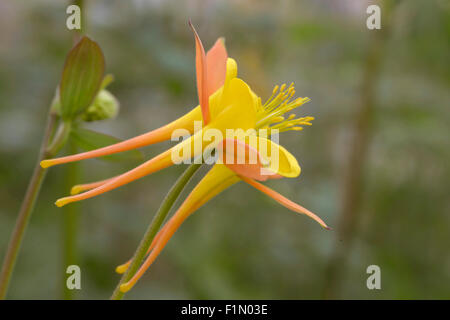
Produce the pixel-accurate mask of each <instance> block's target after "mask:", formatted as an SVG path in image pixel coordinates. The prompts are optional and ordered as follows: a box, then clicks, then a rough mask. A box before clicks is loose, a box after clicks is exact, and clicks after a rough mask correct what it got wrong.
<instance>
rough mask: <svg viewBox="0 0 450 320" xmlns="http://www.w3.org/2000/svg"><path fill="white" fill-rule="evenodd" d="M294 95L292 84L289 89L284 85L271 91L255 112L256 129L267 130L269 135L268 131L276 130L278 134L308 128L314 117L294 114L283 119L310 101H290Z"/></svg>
mask: <svg viewBox="0 0 450 320" xmlns="http://www.w3.org/2000/svg"><path fill="white" fill-rule="evenodd" d="M294 94H295V89H294V83H291V85H290V86H289V87H287V86H286V84H282V85H281V87H279V86H278V85H277V86H275V88H274V89H273V92H272V95H271V96H270V98H269V99H268V100H267V101H266V103H264V105H262V106H261V108H260V109H259V110H258V112H257V115H256V117H257V121H256V128H257V129H267V130H268V133H269V135H270V130H273V129H278V132H284V131H288V130H295V131H300V130H303V127H302V126H304V125H306V126H310V125H311V122H310V121H312V120H314V117H299V118H297V117H296V115H295V114H290V115H289V116H287V117H285V116H284V114H285V113H287V112H290V111H292V110H293V109H295V108H298V107H300V106H301V105H302V104H304V103H306V102H308V101H310V99H309V98H296V99H294V100H292V97H293V96H294Z"/></svg>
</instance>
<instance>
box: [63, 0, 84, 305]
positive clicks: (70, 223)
mask: <svg viewBox="0 0 450 320" xmlns="http://www.w3.org/2000/svg"><path fill="white" fill-rule="evenodd" d="M73 4H74V5H77V6H78V7H80V15H81V17H80V24H81V29H80V30H77V31H76V32H75V34H74V37H73V44H74V45H75V44H76V43H77V42H78V41H79V40H80V39H81V37H82V36H83V34H84V33H85V32H86V22H85V17H86V14H85V9H86V8H85V6H84V0H74V1H73ZM76 153H77V147H76V145H75V144H74V143H73V142H69V154H76ZM80 174H81V166H80V164H79V163H78V162H73V163H69V164H68V166H67V168H66V172H65V175H66V177H65V179H64V181H65V183H64V186H65V189H66V190H70V189H71V188H72V186H74V185H76V184H77V183H78V181H80V180H81V179H80ZM63 209H64V210H63V217H62V225H61V231H62V235H61V236H62V242H61V243H62V244H63V247H62V258H63V261H62V270H63V272H62V275H61V280H62V281H61V284H62V297H63V299H64V300H72V299H74V296H75V290H71V289H69V288H68V286H67V285H66V279H67V274H66V272H65V270H66V269H67V267H68V266H70V265H74V264H77V259H78V255H77V251H78V250H77V240H78V220H79V218H78V216H79V215H80V204H79V203H75V204H73V205H72V206H65V207H64V208H63Z"/></svg>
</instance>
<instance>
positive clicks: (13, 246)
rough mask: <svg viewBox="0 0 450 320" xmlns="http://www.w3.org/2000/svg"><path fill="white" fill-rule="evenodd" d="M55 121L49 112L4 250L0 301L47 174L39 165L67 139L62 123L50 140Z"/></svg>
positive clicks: (54, 116)
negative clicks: (29, 177)
mask: <svg viewBox="0 0 450 320" xmlns="http://www.w3.org/2000/svg"><path fill="white" fill-rule="evenodd" d="M56 120H57V114H56V113H54V112H52V111H50V112H49V116H48V120H47V125H46V129H45V133H44V137H43V139H42V143H41V149H40V152H39V157H38V159H37V162H36V165H35V167H34V171H33V174H32V176H31V179H30V182H29V184H28V188H27V191H26V193H25V197H24V199H23V201H22V205H21V207H20V211H19V215H18V217H17V220H16V225H15V227H14V231H13V233H12V235H11V239H10V242H9V245H8V248H7V250H6V255H5V259H4V262H3V266H2V270H1V273H0V300H3V299H5V297H6V293H7V291H8V285H9V282H10V280H11V276H12V273H13V270H14V265H15V262H16V260H17V256H18V253H19V250H20V246H21V244H22V240H23V236H24V234H25V230H26V228H27V226H28V222H29V221H30V218H31V213H32V212H33V208H34V205H35V202H36V199H37V197H38V195H39V191H40V189H41V186H42V183H43V182H44V179H45V174H46V172H47V170H46V169H44V168H42V167H41V166H40V165H39V163H40V161H41V160H42V159H45V158H47V157H49V156H50V157H51V156H55V155H56V154H57V152H58V151H59V149H60V148H61V147H62V146H63V144H64V141H65V140H66V138H67V135H66V134H63V133H64V132H67V130H70V122H64V124H66V125H64V124H63V125H62V126H61V127H60V128H61V129H60V130H59V131H58V132H60V133H59V134H55V135H54V137H53V139H52V133H53V131H54V130H55V125H56V122H57V121H56Z"/></svg>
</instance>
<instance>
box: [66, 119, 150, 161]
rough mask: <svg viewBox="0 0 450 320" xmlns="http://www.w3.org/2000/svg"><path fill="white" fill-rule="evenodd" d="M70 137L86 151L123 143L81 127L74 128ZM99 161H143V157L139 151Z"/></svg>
mask: <svg viewBox="0 0 450 320" xmlns="http://www.w3.org/2000/svg"><path fill="white" fill-rule="evenodd" d="M70 137H71V139H72V141H73V142H74V143H75V144H76V145H77V146H79V147H80V148H81V149H83V150H84V151H91V150H94V149H98V148H103V147H106V146H109V145H111V144H115V143H117V142H121V141H122V140H120V139H118V138H115V137H113V136H110V135H107V134H104V133H100V132H96V131H93V130H89V129H84V128H80V127H76V128H73V129H72V131H71V136H70ZM99 159H102V160H106V161H142V159H143V155H142V152H140V151H139V150H130V151H125V152H121V153H116V154H112V155H109V156H104V157H100V158H99Z"/></svg>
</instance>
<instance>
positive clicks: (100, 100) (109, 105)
mask: <svg viewBox="0 0 450 320" xmlns="http://www.w3.org/2000/svg"><path fill="white" fill-rule="evenodd" d="M118 112H119V101H118V100H117V99H116V98H115V97H114V96H113V95H112V94H111V93H110V92H109V91H107V90H101V91H100V92H99V93H98V95H97V96H96V97H95V99H94V103H92V104H91V105H90V106H89V107H88V108H87V109H86V111H85V112H84V113H83V114H82V115H81V119H82V120H84V121H97V120H104V119H110V118H114V117H115V116H116V115H117V113H118Z"/></svg>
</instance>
